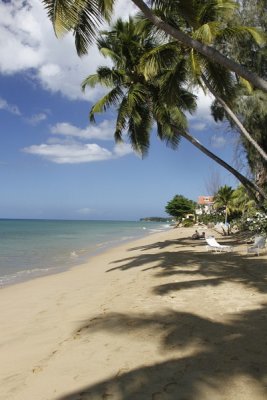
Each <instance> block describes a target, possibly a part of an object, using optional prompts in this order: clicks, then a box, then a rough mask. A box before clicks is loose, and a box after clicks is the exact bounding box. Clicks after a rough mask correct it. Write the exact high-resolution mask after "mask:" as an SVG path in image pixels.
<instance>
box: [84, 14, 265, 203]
mask: <svg viewBox="0 0 267 400" xmlns="http://www.w3.org/2000/svg"><path fill="white" fill-rule="evenodd" d="M157 45H158V43H157V42H155V38H153V37H148V36H147V35H140V32H139V31H138V29H137V28H136V24H135V23H134V21H133V20H132V19H130V20H129V22H122V21H121V20H118V21H117V22H116V24H115V25H114V27H113V28H112V30H111V31H110V32H104V33H103V34H102V36H101V37H100V39H99V40H98V47H99V50H100V51H101V52H102V53H103V54H104V55H106V56H108V57H109V58H110V59H111V60H112V62H113V67H111V68H109V67H99V68H98V70H97V72H96V74H94V75H90V76H89V77H88V78H86V79H85V80H84V82H83V84H82V88H83V89H85V88H86V87H87V86H91V87H94V86H95V85H96V84H101V85H103V86H106V87H107V88H109V89H110V91H109V92H108V93H107V94H106V95H105V96H104V97H103V98H101V99H100V100H99V101H98V102H97V103H96V104H95V105H94V106H93V107H92V108H91V111H90V119H91V120H92V121H94V118H95V114H96V113H98V112H103V111H106V110H107V109H108V108H110V107H112V106H115V107H117V122H116V128H115V140H117V141H122V140H123V139H124V136H123V135H124V132H125V131H127V133H128V138H129V140H130V142H131V144H132V146H133V148H134V149H135V150H136V151H138V152H139V153H140V154H141V155H145V154H146V153H147V151H148V148H149V141H150V133H151V130H152V126H153V122H156V126H157V133H158V136H159V138H160V139H161V140H163V141H165V142H166V143H167V144H168V145H170V146H171V147H173V148H176V147H177V145H178V144H179V141H180V138H181V137H184V138H185V139H187V140H188V141H190V142H191V143H192V144H193V145H194V146H195V147H197V148H198V149H200V150H201V151H202V152H203V153H204V154H206V155H208V156H209V157H210V158H212V159H213V160H214V161H216V162H217V163H219V164H220V165H221V166H223V167H224V168H226V169H227V170H228V171H230V172H231V173H232V174H233V175H234V176H235V177H236V178H237V179H239V181H240V182H241V183H242V184H243V185H244V186H245V187H246V189H247V190H248V191H249V192H250V193H251V194H252V195H253V196H254V197H255V198H257V196H256V195H255V193H257V194H259V195H260V197H261V198H266V195H265V193H264V192H263V191H261V190H260V189H259V188H258V187H257V186H256V185H255V184H254V182H251V181H250V180H249V179H247V178H246V177H244V176H243V175H242V174H240V173H239V172H238V171H236V170H235V169H234V168H232V167H231V166H230V165H229V164H227V163H226V162H225V161H223V160H221V159H220V158H219V157H217V156H216V155H215V154H213V153H212V152H210V151H209V150H208V149H207V148H205V147H204V146H203V145H202V144H201V143H199V141H198V140H197V139H196V138H194V137H193V136H191V135H190V134H189V133H188V132H187V120H186V117H185V114H184V113H185V111H188V112H193V111H194V110H195V107H196V103H195V96H193V95H192V93H190V92H188V91H187V90H186V89H185V88H184V82H185V79H186V76H187V70H186V61H185V60H184V59H183V58H181V59H180V61H179V63H176V67H175V68H173V67H171V68H169V69H168V68H165V69H164V71H163V72H162V73H161V74H159V75H158V76H157V77H154V78H153V80H147V79H146V77H145V75H144V73H143V71H142V67H141V65H140V59H141V58H142V56H143V55H144V54H145V53H147V52H148V51H151V50H152V49H153V47H155V46H157ZM257 202H258V203H259V199H258V200H257Z"/></svg>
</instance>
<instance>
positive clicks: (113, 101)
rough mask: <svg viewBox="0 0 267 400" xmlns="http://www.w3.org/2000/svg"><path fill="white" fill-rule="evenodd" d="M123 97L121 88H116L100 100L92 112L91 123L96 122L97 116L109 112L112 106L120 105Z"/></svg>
mask: <svg viewBox="0 0 267 400" xmlns="http://www.w3.org/2000/svg"><path fill="white" fill-rule="evenodd" d="M122 96H123V93H122V91H121V90H120V88H118V87H116V88H114V89H112V90H111V91H110V92H109V93H107V94H106V95H105V96H103V97H102V98H101V99H100V100H98V101H97V102H96V103H95V104H94V105H93V106H92V108H91V110H90V114H89V116H90V121H92V122H95V114H96V113H101V112H103V111H107V109H108V108H110V107H111V106H116V105H118V103H119V101H120V99H121V97H122Z"/></svg>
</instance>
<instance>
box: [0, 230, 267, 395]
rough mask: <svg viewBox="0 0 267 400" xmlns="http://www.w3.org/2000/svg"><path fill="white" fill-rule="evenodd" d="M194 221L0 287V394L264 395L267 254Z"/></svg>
mask: <svg viewBox="0 0 267 400" xmlns="http://www.w3.org/2000/svg"><path fill="white" fill-rule="evenodd" d="M193 232H194V229H193V228H188V229H183V228H178V229H172V230H170V231H166V232H161V233H157V234H153V235H150V236H147V237H145V238H142V239H139V240H136V241H134V242H131V243H127V244H124V245H122V246H120V247H117V248H114V249H109V250H107V251H106V252H105V253H103V254H100V255H97V256H95V257H94V258H91V259H90V260H89V261H88V263H86V264H84V265H81V266H79V267H75V268H73V269H71V270H69V271H65V272H63V273H60V274H58V275H50V276H46V277H42V278H38V279H35V280H31V281H28V282H24V283H20V284H16V285H13V286H10V287H7V288H2V289H1V290H0V312H1V330H0V349H1V358H0V359H1V362H0V380H1V384H0V399H1V400H26V399H27V400H93V399H94V400H96V399H97V400H100V399H103V400H105V399H107V400H122V399H123V400H126V399H127V400H128V399H129V400H132V399H136V400H147V399H151V400H266V399H267V255H266V254H264V255H260V256H259V257H258V256H253V255H249V256H248V255H246V252H245V249H246V246H245V244H243V243H242V242H241V241H238V240H237V239H235V238H231V239H229V238H220V242H221V243H229V242H231V244H232V245H233V246H234V251H233V252H232V253H225V254H212V253H209V252H207V251H206V249H205V243H204V241H201V240H198V241H193V240H191V239H190V236H191V235H192V233H193Z"/></svg>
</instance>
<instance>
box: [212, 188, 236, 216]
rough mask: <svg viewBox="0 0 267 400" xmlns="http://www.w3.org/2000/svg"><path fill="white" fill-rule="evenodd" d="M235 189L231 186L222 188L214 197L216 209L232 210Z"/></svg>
mask: <svg viewBox="0 0 267 400" xmlns="http://www.w3.org/2000/svg"><path fill="white" fill-rule="evenodd" d="M233 194H234V189H233V188H232V187H231V186H227V185H224V186H222V187H220V189H219V190H218V192H217V193H216V195H215V196H214V206H215V208H225V209H228V210H229V209H230V207H231V204H232V202H233Z"/></svg>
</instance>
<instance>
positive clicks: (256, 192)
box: [172, 125, 267, 207]
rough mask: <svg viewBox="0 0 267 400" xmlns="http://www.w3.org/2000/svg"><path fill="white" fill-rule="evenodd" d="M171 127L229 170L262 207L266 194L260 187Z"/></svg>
mask: <svg viewBox="0 0 267 400" xmlns="http://www.w3.org/2000/svg"><path fill="white" fill-rule="evenodd" d="M172 127H173V129H174V130H175V131H176V133H177V135H181V136H182V137H184V138H185V139H186V140H188V141H189V142H190V143H191V144H192V145H193V146H195V147H197V148H198V149H199V150H200V151H201V152H202V153H204V154H206V155H207V156H208V157H210V158H211V159H212V160H214V161H215V162H217V164H219V165H221V166H222V167H223V168H225V169H227V171H229V172H230V173H231V174H232V175H234V176H235V177H236V178H237V179H238V180H239V182H241V183H242V185H243V186H244V187H245V189H246V190H247V191H248V193H249V194H250V196H251V197H252V198H253V199H254V200H255V202H256V204H257V205H258V206H259V207H262V203H263V201H264V200H267V195H266V193H265V192H264V191H263V190H262V189H261V188H259V187H258V186H257V185H256V184H255V183H254V182H252V181H250V180H249V179H248V178H246V177H245V176H244V175H242V174H240V172H238V171H237V170H236V169H234V168H233V167H231V165H229V164H227V163H226V162H225V161H223V160H222V159H221V158H220V157H218V156H216V154H214V153H212V152H211V151H210V150H208V149H207V148H206V147H205V146H203V145H202V144H201V143H200V142H199V141H198V140H197V139H196V138H195V137H194V136H192V135H190V134H189V133H188V132H185V131H180V130H178V129H177V127H176V126H175V125H172Z"/></svg>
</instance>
